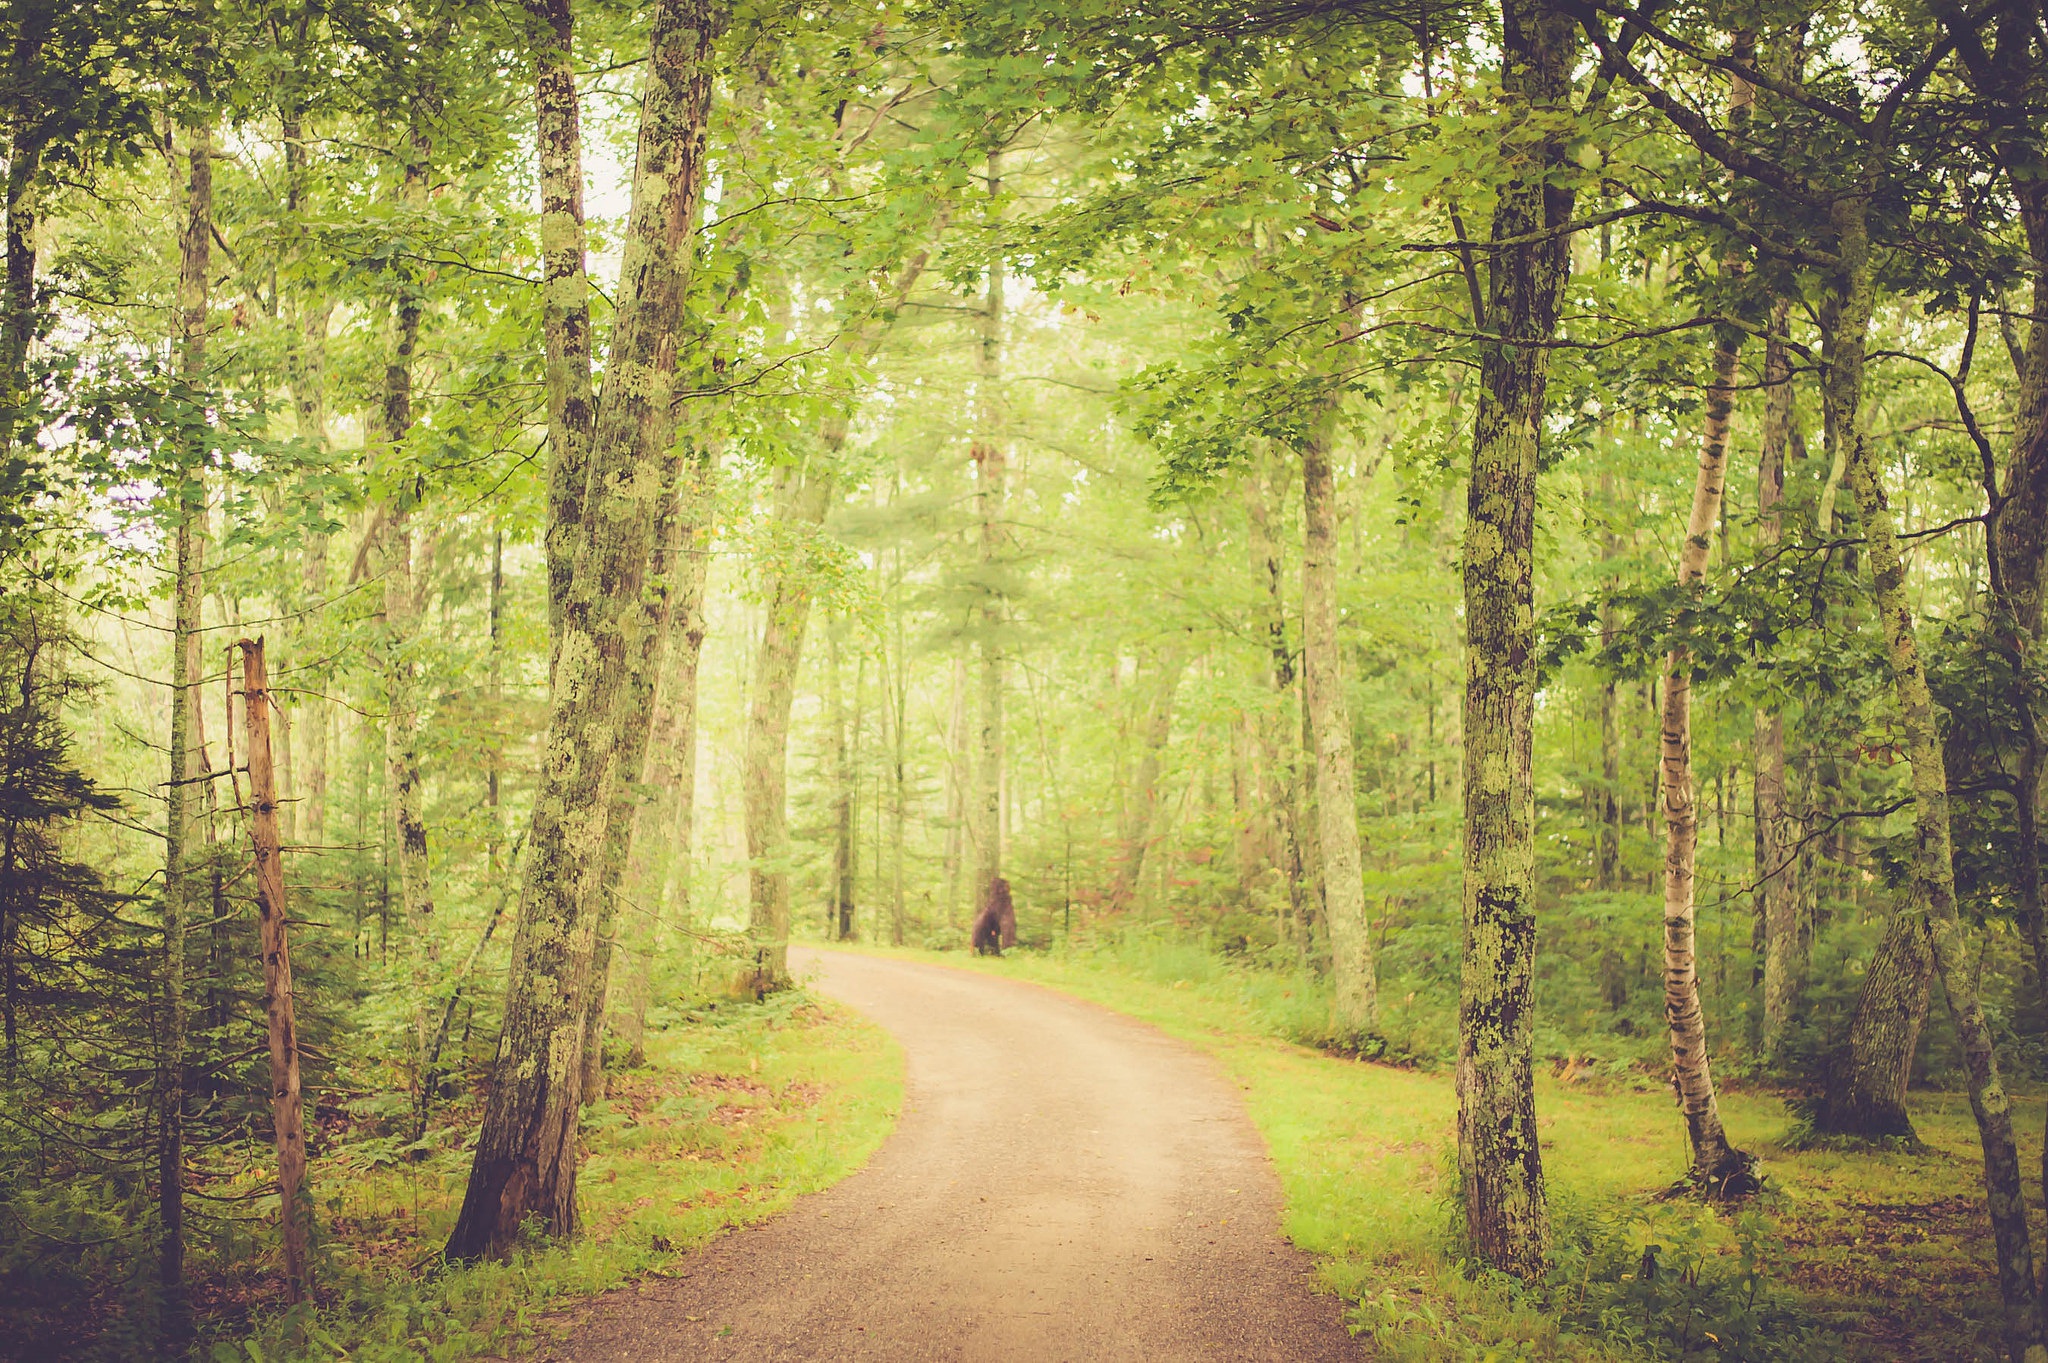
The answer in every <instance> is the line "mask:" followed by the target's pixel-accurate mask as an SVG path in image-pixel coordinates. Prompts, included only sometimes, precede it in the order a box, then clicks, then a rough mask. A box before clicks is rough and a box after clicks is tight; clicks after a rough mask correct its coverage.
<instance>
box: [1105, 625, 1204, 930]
mask: <svg viewBox="0 0 2048 1363" xmlns="http://www.w3.org/2000/svg"><path fill="white" fill-rule="evenodd" d="M1186 667H1187V650H1186V649H1185V648H1184V647H1183V646H1182V645H1181V643H1180V641H1179V640H1173V641H1171V642H1170V643H1169V644H1168V645H1167V648H1166V651H1165V653H1164V654H1162V655H1161V657H1160V659H1159V672H1158V676H1157V678H1156V681H1155V683H1154V688H1153V693H1152V704H1151V707H1150V713H1149V714H1148V715H1147V716H1146V719H1145V740H1144V742H1145V748H1144V752H1143V753H1142V754H1141V755H1140V756H1139V758H1138V769H1137V771H1136V772H1135V773H1133V774H1132V776H1131V786H1130V795H1129V797H1128V798H1127V799H1126V800H1125V802H1124V827H1123V839H1122V842H1123V847H1122V849H1121V854H1120V855H1119V856H1118V858H1117V868H1116V880H1115V882H1114V883H1113V885H1112V887H1111V889H1110V905H1111V907H1112V908H1114V909H1116V910H1117V911H1119V912H1121V911H1123V910H1125V909H1128V908H1130V907H1131V905H1132V904H1133V903H1134V902H1135V901H1136V899H1137V896H1138V882H1139V878H1140V877H1141V876H1142V875H1143V874H1144V870H1145V857H1146V855H1147V854H1148V853H1149V852H1150V851H1151V846H1152V841H1153V838H1154V832H1155V830H1154V825H1155V824H1156V823H1157V821H1158V811H1159V774H1160V769H1161V768H1162V766H1163V765H1164V760H1163V759H1164V758H1165V755H1166V743H1167V739H1168V738H1169V737H1170V736H1171V735H1172V733H1173V696H1174V692H1175V691H1176V690H1178V689H1179V687H1180V676H1181V672H1182V671H1183V670H1184V669H1185V668H1186Z"/></svg>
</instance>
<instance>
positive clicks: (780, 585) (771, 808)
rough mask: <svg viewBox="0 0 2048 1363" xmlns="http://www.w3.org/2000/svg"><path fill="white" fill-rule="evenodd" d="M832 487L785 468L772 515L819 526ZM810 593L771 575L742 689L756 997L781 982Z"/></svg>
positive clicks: (784, 980)
mask: <svg viewBox="0 0 2048 1363" xmlns="http://www.w3.org/2000/svg"><path fill="white" fill-rule="evenodd" d="M832 490H833V479H832V477H831V475H830V474H829V473H826V472H823V471H815V472H811V473H799V472H794V471H792V472H790V473H788V474H786V475H785V481H784V486H783V492H782V496H781V498H780V500H781V502H782V509H781V511H780V513H779V514H780V515H781V517H782V519H783V520H784V521H785V523H787V524H790V525H793V526H797V527H800V528H801V529H805V530H808V529H814V528H816V527H817V526H819V525H822V524H824V521H825V512H826V510H827V509H828V508H829V507H830V505H831V501H832ZM811 597H812V589H811V584H810V582H809V581H808V574H807V573H805V572H804V571H803V569H802V568H801V567H797V568H795V569H794V570H787V569H786V570H782V571H779V572H778V573H777V574H776V578H775V582H774V585H773V587H772V588H771V590H770V593H769V597H768V622H767V627H766V628H765V629H764V630H763V631H762V634H761V647H760V649H759V651H758V652H756V653H755V655H754V679H753V684H752V686H751V688H750V691H749V700H748V707H747V734H746V749H745V760H744V772H743V775H742V778H741V779H742V783H743V784H742V793H743V800H744V803H745V805H746V820H747V859H748V862H749V866H748V870H747V880H748V885H749V888H750V891H751V894H750V899H749V913H748V919H747V930H748V933H749V934H750V935H751V937H752V938H753V958H752V960H751V962H750V963H749V966H748V979H747V985H748V987H749V988H751V989H752V990H753V991H754V992H755V993H757V994H766V993H769V992H771V991H773V990H777V989H785V988H787V987H788V986H789V867H788V859H789V809H788V789H789V782H788V767H787V758H788V752H789V711H790V705H791V703H792V702H793V701H794V700H795V699H796V675H797V667H798V665H799V664H800V663H801V662H802V660H803V646H804V628H805V625H806V624H807V623H808V622H809V620H810V614H811Z"/></svg>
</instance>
